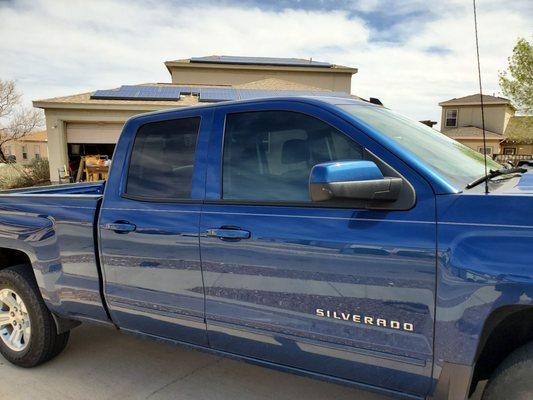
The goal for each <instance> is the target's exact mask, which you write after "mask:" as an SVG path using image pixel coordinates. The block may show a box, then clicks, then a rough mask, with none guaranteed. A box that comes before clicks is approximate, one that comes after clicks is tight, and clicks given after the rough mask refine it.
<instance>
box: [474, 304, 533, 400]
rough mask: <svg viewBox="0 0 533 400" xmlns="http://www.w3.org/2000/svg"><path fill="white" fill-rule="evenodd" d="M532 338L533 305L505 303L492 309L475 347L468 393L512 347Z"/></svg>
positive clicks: (521, 344)
mask: <svg viewBox="0 0 533 400" xmlns="http://www.w3.org/2000/svg"><path fill="white" fill-rule="evenodd" d="M530 341H533V305H506V306H502V307H499V308H497V309H495V310H493V311H492V312H491V314H490V315H489V316H488V317H487V319H486V321H485V324H484V325H483V330H482V332H481V335H480V338H479V342H478V347H477V350H476V356H475V363H474V370H473V374H472V380H471V383H470V394H472V393H473V392H474V390H475V389H476V386H477V383H478V382H479V381H481V380H484V379H488V378H489V377H490V376H491V375H492V373H493V372H494V370H495V369H496V368H497V367H498V365H499V364H500V363H501V362H502V361H503V360H504V359H505V358H506V357H507V356H508V355H509V354H511V353H512V352H513V351H514V350H516V349H517V348H519V347H521V346H523V345H525V344H526V343H528V342H530Z"/></svg>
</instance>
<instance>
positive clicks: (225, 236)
mask: <svg viewBox="0 0 533 400" xmlns="http://www.w3.org/2000/svg"><path fill="white" fill-rule="evenodd" d="M206 236H207V237H216V238H219V239H222V240H230V241H231V240H235V241H236V240H242V239H250V236H251V233H250V232H249V231H245V230H243V229H240V228H234V227H231V228H230V227H222V228H217V229H208V230H207V232H206Z"/></svg>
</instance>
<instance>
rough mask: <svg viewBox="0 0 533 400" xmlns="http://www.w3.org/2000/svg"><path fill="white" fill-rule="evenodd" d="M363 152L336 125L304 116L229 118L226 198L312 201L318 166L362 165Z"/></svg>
mask: <svg viewBox="0 0 533 400" xmlns="http://www.w3.org/2000/svg"><path fill="white" fill-rule="evenodd" d="M362 154H363V152H362V148H361V147H360V146H359V145H358V144H356V143H355V142H354V141H353V140H351V139H350V138H349V137H347V136H346V135H345V134H343V133H342V132H340V131H338V130H337V129H335V128H333V127H332V126H331V125H328V124H327V123H325V122H323V121H320V120H318V119H316V118H313V117H310V116H308V115H305V114H301V113H296V112H290V111H262V112H247V113H239V114H229V115H228V116H227V117H226V129H225V134H224V158H223V160H224V161H223V171H222V173H223V177H222V179H223V187H222V197H223V198H224V199H229V200H251V201H276V202H279V201H310V198H309V191H308V181H309V174H310V172H311V168H313V166H314V165H316V164H319V163H323V162H328V161H337V160H360V159H362Z"/></svg>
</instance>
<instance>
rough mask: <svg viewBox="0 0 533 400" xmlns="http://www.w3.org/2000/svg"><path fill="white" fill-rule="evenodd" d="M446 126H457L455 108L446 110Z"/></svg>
mask: <svg viewBox="0 0 533 400" xmlns="http://www.w3.org/2000/svg"><path fill="white" fill-rule="evenodd" d="M446 126H447V127H455V126H457V110H446Z"/></svg>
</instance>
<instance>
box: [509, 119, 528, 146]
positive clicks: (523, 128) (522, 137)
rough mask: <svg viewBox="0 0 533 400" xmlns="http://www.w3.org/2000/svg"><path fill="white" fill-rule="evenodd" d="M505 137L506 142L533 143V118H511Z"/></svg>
mask: <svg viewBox="0 0 533 400" xmlns="http://www.w3.org/2000/svg"><path fill="white" fill-rule="evenodd" d="M504 135H505V136H506V137H507V139H506V142H515V143H524V144H526V143H527V144H529V143H533V116H516V117H511V119H509V123H508V124H507V127H506V128H505V132H504Z"/></svg>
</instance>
